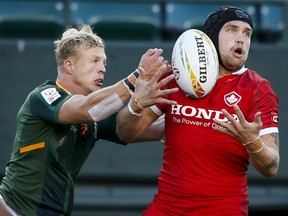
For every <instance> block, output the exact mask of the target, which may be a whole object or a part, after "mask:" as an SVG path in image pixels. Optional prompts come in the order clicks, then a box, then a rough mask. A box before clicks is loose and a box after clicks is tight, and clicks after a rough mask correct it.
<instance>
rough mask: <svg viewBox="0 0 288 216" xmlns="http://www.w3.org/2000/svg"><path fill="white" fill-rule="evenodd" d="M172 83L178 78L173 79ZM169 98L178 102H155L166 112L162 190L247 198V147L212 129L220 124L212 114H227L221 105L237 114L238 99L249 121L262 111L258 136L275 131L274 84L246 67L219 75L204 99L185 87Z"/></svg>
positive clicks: (219, 116)
mask: <svg viewBox="0 0 288 216" xmlns="http://www.w3.org/2000/svg"><path fill="white" fill-rule="evenodd" d="M169 85H171V86H170V87H171V88H172V87H176V86H177V83H176V81H173V82H171V83H170V84H169ZM168 98H169V99H170V100H175V101H177V102H178V104H177V105H164V104H158V105H156V106H153V107H152V110H153V111H154V112H155V113H157V114H161V113H165V114H166V115H165V129H166V130H165V149H164V156H163V157H164V162H163V166H162V168H161V173H160V176H159V179H158V189H159V193H160V194H161V193H162V194H165V195H167V194H168V195H169V196H171V197H178V198H179V197H180V198H181V197H183V198H185V199H187V198H188V199H189V198H195V197H210V198H211V197H225V196H226V197H228V196H229V197H231V196H235V197H239V196H240V197H243V196H244V197H245V199H246V197H247V175H246V174H247V169H248V165H249V155H248V153H247V151H246V147H245V146H244V145H243V144H242V143H240V142H239V141H237V140H236V139H234V138H232V137H231V136H229V135H227V134H224V133H221V132H218V131H216V130H214V129H213V128H215V127H219V125H217V124H216V123H214V122H213V119H214V118H216V119H221V120H225V119H226V118H225V116H224V115H223V113H222V111H221V109H223V108H225V109H226V110H227V111H228V112H229V113H230V114H232V115H234V117H235V118H236V119H237V116H236V114H235V111H234V109H233V105H234V104H237V105H238V106H239V107H240V109H241V110H242V112H243V114H244V116H245V118H246V120H247V121H249V122H253V121H254V115H255V113H256V112H258V111H261V120H262V122H263V127H262V129H261V131H260V135H264V134H268V133H274V132H276V133H277V132H278V97H277V96H276V94H275V93H274V91H273V90H272V87H271V85H270V83H269V82H268V81H267V80H265V79H263V78H262V77H260V76H259V75H258V74H257V73H256V72H255V71H252V70H249V69H246V68H242V69H241V70H240V71H238V72H236V73H233V74H230V75H227V76H224V77H221V78H219V79H218V80H217V82H216V85H215V87H214V88H213V90H212V91H211V92H210V93H209V94H208V95H207V96H205V97H204V98H200V99H193V98H190V97H187V96H186V95H185V93H184V92H183V91H181V90H180V91H178V92H177V93H173V94H171V95H169V96H168ZM226 120H227V119H226ZM179 205H180V206H181V204H179ZM182 207H183V208H185V207H184V206H182ZM187 215H188V214H187Z"/></svg>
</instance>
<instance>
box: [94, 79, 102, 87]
mask: <svg viewBox="0 0 288 216" xmlns="http://www.w3.org/2000/svg"><path fill="white" fill-rule="evenodd" d="M103 81H104V80H103V79H97V80H95V83H96V85H97V86H98V87H102V86H103Z"/></svg>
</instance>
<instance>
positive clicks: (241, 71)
mask: <svg viewBox="0 0 288 216" xmlns="http://www.w3.org/2000/svg"><path fill="white" fill-rule="evenodd" d="M246 70H247V68H245V67H244V66H243V67H242V68H241V69H240V70H238V71H235V72H233V73H232V74H233V75H241V74H243V73H244V72H245V71H246Z"/></svg>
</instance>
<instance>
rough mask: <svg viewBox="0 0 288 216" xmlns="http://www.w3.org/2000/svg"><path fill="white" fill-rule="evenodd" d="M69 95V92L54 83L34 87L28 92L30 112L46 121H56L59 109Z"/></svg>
mask: <svg viewBox="0 0 288 216" xmlns="http://www.w3.org/2000/svg"><path fill="white" fill-rule="evenodd" d="M70 97H71V95H70V94H68V93H67V92H65V91H64V90H63V89H61V88H59V87H57V86H54V85H48V86H42V87H39V88H36V89H35V90H34V91H32V92H31V94H30V107H31V112H32V114H33V115H35V116H37V117H39V118H42V119H44V120H46V121H49V122H53V123H58V122H59V119H58V116H59V115H58V114H59V110H60V108H61V106H62V105H63V103H64V102H65V101H66V100H68V99H69V98H70Z"/></svg>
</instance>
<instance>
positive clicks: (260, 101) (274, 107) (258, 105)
mask: <svg viewBox="0 0 288 216" xmlns="http://www.w3.org/2000/svg"><path fill="white" fill-rule="evenodd" d="M258 111H261V120H262V122H263V126H262V130H263V129H266V128H278V117H279V99H278V97H277V95H276V94H275V92H274V91H273V89H272V86H271V84H270V83H269V82H268V81H267V80H264V81H262V82H261V84H260V85H259V87H258V89H257V91H256V96H255V100H254V104H253V106H252V110H251V112H250V113H251V115H253V117H252V116H250V118H252V119H254V115H255V113H256V112H258ZM277 131H278V129H277ZM274 132H275V131H274Z"/></svg>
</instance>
